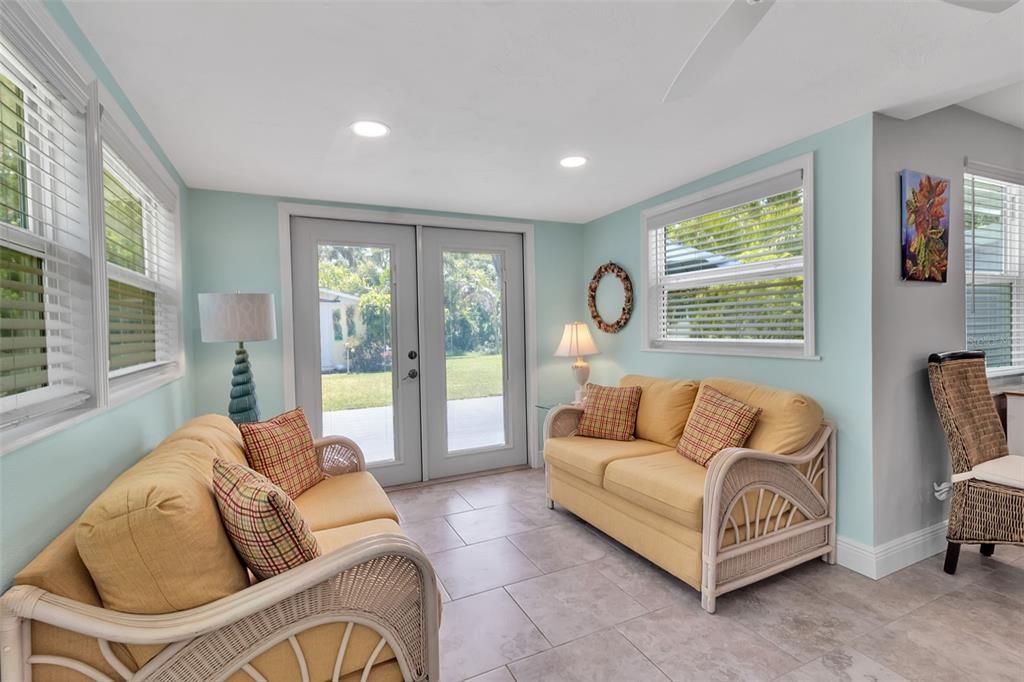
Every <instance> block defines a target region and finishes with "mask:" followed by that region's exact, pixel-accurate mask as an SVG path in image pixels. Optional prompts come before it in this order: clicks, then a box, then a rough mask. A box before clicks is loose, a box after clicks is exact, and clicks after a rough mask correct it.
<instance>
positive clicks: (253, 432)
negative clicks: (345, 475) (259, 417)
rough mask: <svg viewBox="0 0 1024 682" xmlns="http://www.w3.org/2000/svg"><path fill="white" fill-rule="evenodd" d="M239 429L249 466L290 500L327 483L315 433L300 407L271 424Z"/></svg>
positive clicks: (249, 425) (280, 415)
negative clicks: (318, 455) (318, 457)
mask: <svg viewBox="0 0 1024 682" xmlns="http://www.w3.org/2000/svg"><path fill="white" fill-rule="evenodd" d="M238 428H239V430H241V432H242V440H243V441H244V442H245V458H246V459H247V460H249V466H251V467H252V468H253V469H255V470H256V471H258V472H259V473H261V474H263V475H264V476H266V477H267V478H269V479H270V480H271V481H273V482H274V484H275V485H278V486H280V487H281V489H282V490H284V491H285V492H286V493H288V495H289V496H290V497H293V498H295V497H298V496H299V495H301V494H302V493H304V492H305V491H307V490H309V489H310V488H312V487H313V486H314V485H316V484H317V483H319V482H320V481H322V480H324V472H323V471H321V470H320V463H319V462H318V461H317V456H316V448H314V447H313V434H312V433H310V431H309V422H307V421H306V415H305V414H304V413H303V412H302V408H301V407H299V408H296V409H294V410H292V411H291V412H285V413H284V414H279V415H278V416H276V417H274V418H273V419H271V420H270V421H266V422H252V423H248V424H241V425H239V427H238Z"/></svg>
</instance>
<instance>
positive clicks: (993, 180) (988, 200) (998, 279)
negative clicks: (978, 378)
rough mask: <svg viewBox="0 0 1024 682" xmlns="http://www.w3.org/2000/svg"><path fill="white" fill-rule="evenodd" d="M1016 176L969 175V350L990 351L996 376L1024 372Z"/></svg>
mask: <svg viewBox="0 0 1024 682" xmlns="http://www.w3.org/2000/svg"><path fill="white" fill-rule="evenodd" d="M972 171H975V172H972ZM982 173H984V174H982ZM1022 175H1024V174H1022ZM1012 178H1013V176H1012V175H1011V174H1008V173H1000V172H998V171H994V170H990V169H979V170H975V169H974V168H972V167H970V166H969V167H968V172H967V173H965V174H964V265H965V269H966V275H967V277H966V295H967V347H968V348H969V349H971V350H983V351H985V361H986V364H987V366H988V371H989V374H991V375H1000V374H1014V373H1021V372H1024V269H1022V267H1021V266H1022V264H1021V231H1022V229H1024V185H1022V183H1021V181H1020V179H1019V178H1018V179H1017V181H1014V180H1013V179H1012Z"/></svg>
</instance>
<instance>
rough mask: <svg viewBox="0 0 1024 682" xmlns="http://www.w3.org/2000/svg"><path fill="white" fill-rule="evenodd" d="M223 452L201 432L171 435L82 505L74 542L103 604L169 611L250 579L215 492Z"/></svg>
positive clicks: (240, 586) (140, 610)
mask: <svg viewBox="0 0 1024 682" xmlns="http://www.w3.org/2000/svg"><path fill="white" fill-rule="evenodd" d="M191 426H194V425H192V424H190V425H187V427H191ZM219 453H220V449H219V448H215V447H211V446H210V445H209V444H208V443H207V442H204V441H203V440H194V439H190V438H187V439H186V438H179V437H176V436H175V437H172V439H170V440H168V441H166V442H164V443H162V444H161V445H159V446H157V448H156V449H155V450H154V451H153V452H152V453H150V454H149V455H148V456H147V457H145V458H143V459H142V460H140V461H139V462H138V463H136V464H135V465H134V466H133V467H131V468H130V469H128V470H127V471H126V472H124V473H123V474H121V475H120V476H119V477H118V478H117V479H116V480H114V482H113V483H111V484H110V486H109V487H108V488H107V489H106V490H105V491H104V492H103V493H101V494H100V496H99V497H97V498H96V499H95V500H94V501H93V502H92V504H90V505H89V507H88V508H87V509H86V510H85V512H84V513H83V514H82V516H81V517H80V518H79V520H78V524H77V528H76V530H75V543H76V545H77V547H78V553H79V555H80V556H81V557H82V561H83V562H84V563H85V565H86V567H88V569H89V574H90V575H91V576H92V580H93V583H94V584H95V585H96V591H97V592H98V593H99V595H100V598H101V599H102V600H103V605H104V606H106V607H107V608H109V609H114V610H115V611H123V612H125V613H149V614H156V613H170V612H172V611H182V610H185V609H190V608H193V607H196V606H201V605H203V604H207V603H209V602H211V601H214V600H217V599H220V598H222V597H225V596H227V595H229V594H234V593H235V592H238V591H239V590H242V589H245V588H246V587H248V585H249V578H248V573H247V572H246V570H245V567H244V566H243V565H242V563H241V561H239V559H238V556H237V555H236V554H235V549H234V547H232V546H231V541H230V540H228V536H227V533H226V532H225V531H224V526H223V524H222V523H221V520H220V513H219V511H218V510H217V503H216V501H215V500H214V496H213V485H212V478H213V460H214V459H216V458H217V457H218V456H219Z"/></svg>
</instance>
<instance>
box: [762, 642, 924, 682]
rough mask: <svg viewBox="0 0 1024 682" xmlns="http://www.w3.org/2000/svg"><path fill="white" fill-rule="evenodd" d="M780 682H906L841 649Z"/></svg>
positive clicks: (790, 674) (877, 663) (804, 666)
mask: <svg viewBox="0 0 1024 682" xmlns="http://www.w3.org/2000/svg"><path fill="white" fill-rule="evenodd" d="M777 682H907V679H906V678H905V677H903V676H902V675H898V674H896V673H894V672H893V671H891V670H889V669H888V668H886V667H885V666H884V665H882V664H881V663H879V662H878V661H875V660H873V659H870V658H868V657H867V656H865V655H864V654H862V653H860V652H857V651H854V650H853V649H851V648H849V647H841V648H839V649H836V650H835V651H831V652H829V653H827V654H825V655H824V656H822V657H821V658H816V659H814V660H813V661H811V662H810V663H807V664H805V665H803V666H801V667H799V668H797V669H796V670H794V671H792V672H789V673H786V674H785V675H783V676H782V677H780V678H778V680H777Z"/></svg>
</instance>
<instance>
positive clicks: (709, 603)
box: [700, 591, 716, 613]
mask: <svg viewBox="0 0 1024 682" xmlns="http://www.w3.org/2000/svg"><path fill="white" fill-rule="evenodd" d="M715 601H716V600H715V595H714V594H712V593H711V592H707V591H704V592H701V593H700V605H701V607H703V608H704V610H705V611H707V612H708V613H714V612H715Z"/></svg>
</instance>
